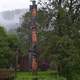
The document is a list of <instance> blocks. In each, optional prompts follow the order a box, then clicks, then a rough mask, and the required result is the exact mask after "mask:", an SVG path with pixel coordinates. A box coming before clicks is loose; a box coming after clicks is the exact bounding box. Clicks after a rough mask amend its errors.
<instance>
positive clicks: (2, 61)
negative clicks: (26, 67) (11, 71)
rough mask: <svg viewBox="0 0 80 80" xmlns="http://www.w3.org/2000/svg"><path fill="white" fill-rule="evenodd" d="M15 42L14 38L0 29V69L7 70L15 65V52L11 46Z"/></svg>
mask: <svg viewBox="0 0 80 80" xmlns="http://www.w3.org/2000/svg"><path fill="white" fill-rule="evenodd" d="M16 42H17V39H16V36H13V35H9V34H7V32H6V31H5V30H4V28H3V27H0V68H9V67H10V65H11V64H13V65H14V63H15V52H16V51H15V50H14V49H13V46H14V45H15V43H16Z"/></svg>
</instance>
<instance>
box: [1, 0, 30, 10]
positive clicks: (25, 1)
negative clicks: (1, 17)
mask: <svg viewBox="0 0 80 80" xmlns="http://www.w3.org/2000/svg"><path fill="white" fill-rule="evenodd" d="M30 1H31V0H0V12H1V11H5V10H13V9H21V8H29V5H30V4H31V2H30Z"/></svg>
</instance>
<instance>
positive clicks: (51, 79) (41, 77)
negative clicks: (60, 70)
mask: <svg viewBox="0 0 80 80" xmlns="http://www.w3.org/2000/svg"><path fill="white" fill-rule="evenodd" d="M33 77H35V76H33V75H32V73H31V72H17V73H16V80H32V78H33ZM37 78H38V80H65V79H64V78H63V77H59V76H58V75H57V74H56V72H52V71H46V72H38V75H37Z"/></svg>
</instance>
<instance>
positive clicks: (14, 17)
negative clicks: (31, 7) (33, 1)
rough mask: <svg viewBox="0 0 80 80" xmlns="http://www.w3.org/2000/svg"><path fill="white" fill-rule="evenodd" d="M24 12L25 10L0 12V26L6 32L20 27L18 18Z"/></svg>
mask: <svg viewBox="0 0 80 80" xmlns="http://www.w3.org/2000/svg"><path fill="white" fill-rule="evenodd" d="M26 11H27V10H26V9H16V10H12V11H4V12H0V25H2V26H4V27H5V28H6V29H7V30H10V29H15V28H16V27H18V26H19V25H20V18H21V17H22V15H23V14H24V13H25V12H26Z"/></svg>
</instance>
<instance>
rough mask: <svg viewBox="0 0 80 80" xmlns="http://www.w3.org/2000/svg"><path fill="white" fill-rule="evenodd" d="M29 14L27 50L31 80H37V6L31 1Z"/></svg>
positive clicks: (33, 0)
mask: <svg viewBox="0 0 80 80" xmlns="http://www.w3.org/2000/svg"><path fill="white" fill-rule="evenodd" d="M30 12H31V24H30V25H31V26H30V28H31V48H30V50H29V60H30V68H31V71H32V74H33V80H37V70H38V51H37V41H38V40H37V27H36V17H37V5H36V1H35V0H32V5H30Z"/></svg>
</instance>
